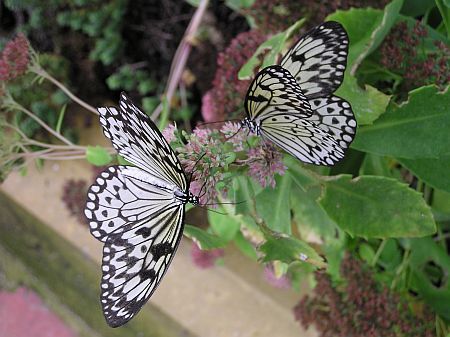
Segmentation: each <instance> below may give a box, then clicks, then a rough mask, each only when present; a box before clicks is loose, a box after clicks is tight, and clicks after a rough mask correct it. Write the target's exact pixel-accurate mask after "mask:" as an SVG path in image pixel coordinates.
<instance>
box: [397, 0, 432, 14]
mask: <svg viewBox="0 0 450 337" xmlns="http://www.w3.org/2000/svg"><path fill="white" fill-rule="evenodd" d="M434 6H435V0H408V1H405V4H404V5H403V7H402V14H404V15H408V16H411V17H413V18H414V17H416V16H420V15H424V14H425V13H426V12H428V11H429V10H430V9H432V8H433V7H434Z"/></svg>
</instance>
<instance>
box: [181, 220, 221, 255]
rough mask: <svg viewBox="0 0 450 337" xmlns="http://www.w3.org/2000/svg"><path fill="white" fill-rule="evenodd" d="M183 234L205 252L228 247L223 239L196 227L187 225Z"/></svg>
mask: <svg viewBox="0 0 450 337" xmlns="http://www.w3.org/2000/svg"><path fill="white" fill-rule="evenodd" d="M183 234H184V235H186V236H187V237H188V238H190V239H191V240H193V241H194V242H195V243H197V245H198V246H199V247H200V249H203V250H210V249H216V248H223V247H225V246H226V245H227V242H226V241H225V240H223V239H222V238H221V237H218V236H216V235H213V234H210V233H208V232H206V231H204V230H203V229H201V228H198V227H195V226H191V225H185V226H184V233H183Z"/></svg>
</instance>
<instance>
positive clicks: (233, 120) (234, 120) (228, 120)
mask: <svg viewBox="0 0 450 337" xmlns="http://www.w3.org/2000/svg"><path fill="white" fill-rule="evenodd" d="M238 121H240V119H238V118H233V119H227V120H224V121H216V122H202V123H198V124H197V126H203V125H209V124H219V123H226V122H238Z"/></svg>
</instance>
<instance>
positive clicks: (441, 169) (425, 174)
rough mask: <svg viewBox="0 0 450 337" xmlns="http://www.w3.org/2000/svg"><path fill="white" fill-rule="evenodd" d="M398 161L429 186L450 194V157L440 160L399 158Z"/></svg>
mask: <svg viewBox="0 0 450 337" xmlns="http://www.w3.org/2000/svg"><path fill="white" fill-rule="evenodd" d="M398 161H399V162H400V163H402V165H403V166H405V167H406V168H408V170H410V171H411V172H413V173H414V175H415V176H417V177H418V178H419V179H420V180H423V181H424V182H426V183H427V184H428V185H430V186H432V187H435V188H438V189H441V190H444V191H447V192H450V174H449V169H450V155H447V156H443V157H441V158H439V159H430V158H425V159H403V158H398Z"/></svg>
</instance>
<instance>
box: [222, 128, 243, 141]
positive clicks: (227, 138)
mask: <svg viewBox="0 0 450 337" xmlns="http://www.w3.org/2000/svg"><path fill="white" fill-rule="evenodd" d="M241 130H242V124H241V126H240V127H239V129H238V130H237V131H236V132H235V133H233V134H232V135H231V136H230V137H225V140H226V141H227V140H230V139H231V138H233V137H234V136H236V135H237V134H238V133H239V131H241ZM247 137H248V134H247Z"/></svg>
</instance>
